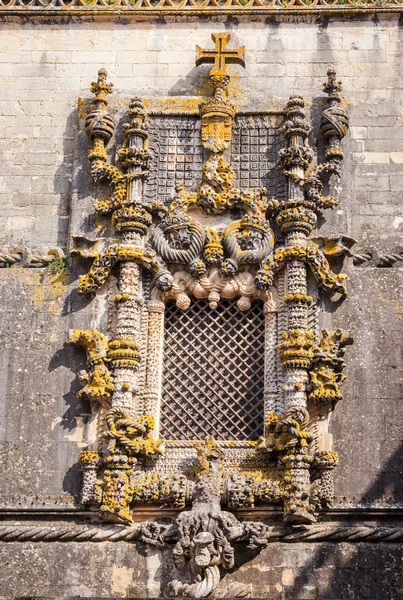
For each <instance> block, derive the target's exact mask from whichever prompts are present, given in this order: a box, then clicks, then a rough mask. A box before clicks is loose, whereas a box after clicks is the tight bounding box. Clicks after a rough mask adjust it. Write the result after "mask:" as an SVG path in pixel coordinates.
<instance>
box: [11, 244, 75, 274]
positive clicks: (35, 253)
mask: <svg viewBox="0 0 403 600" xmlns="http://www.w3.org/2000/svg"><path fill="white" fill-rule="evenodd" d="M65 259H66V255H65V253H64V250H62V248H48V247H46V248H26V247H17V248H13V249H10V248H6V247H3V248H0V268H3V269H8V268H10V267H20V268H21V267H24V268H28V267H30V268H41V267H47V266H49V265H50V264H52V263H53V262H55V261H62V260H65Z"/></svg>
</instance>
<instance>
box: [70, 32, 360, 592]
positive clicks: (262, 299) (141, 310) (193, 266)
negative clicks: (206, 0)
mask: <svg viewBox="0 0 403 600" xmlns="http://www.w3.org/2000/svg"><path fill="white" fill-rule="evenodd" d="M212 38H213V41H214V43H215V49H214V50H202V49H201V48H197V59H196V64H197V65H200V64H203V63H208V64H212V65H213V66H212V68H211V70H210V73H209V76H210V83H211V86H212V91H213V95H212V97H210V98H207V99H203V101H202V102H201V103H200V104H199V102H198V101H197V102H195V103H194V106H193V109H192V103H191V102H189V101H188V100H186V102H182V104H181V101H180V100H178V101H177V102H176V103H175V110H174V111H173V112H172V111H171V114H167V111H166V108H165V105H164V103H163V102H162V103H158V101H157V100H152V99H149V100H148V101H143V100H141V99H139V98H135V99H133V100H131V101H130V103H129V110H128V120H129V122H128V123H127V124H126V125H125V126H124V143H123V146H122V147H121V148H120V149H118V152H117V156H118V165H119V166H116V165H114V164H111V162H109V160H108V154H107V151H106V146H107V144H108V143H109V142H110V140H111V138H112V135H113V133H114V120H113V119H112V117H111V115H110V113H109V112H108V111H107V105H108V101H107V98H108V95H109V94H111V93H112V85H111V84H109V83H108V82H107V80H106V72H105V71H103V70H101V71H100V72H99V78H98V81H97V82H95V83H93V84H92V87H91V91H92V92H93V93H94V94H95V99H94V101H93V103H92V105H91V106H90V107H88V111H87V115H86V118H85V129H86V133H87V136H88V139H89V142H90V147H89V155H88V156H89V161H90V165H91V174H92V177H93V179H94V180H95V181H96V182H97V183H101V184H102V183H106V184H107V186H109V188H110V194H109V195H105V194H99V196H98V197H97V200H96V201H95V210H96V212H97V213H98V214H99V215H103V217H104V218H105V217H109V216H110V215H112V220H111V226H112V227H111V228H110V229H108V228H107V226H106V222H105V223H104V230H105V231H107V232H108V237H106V238H101V239H92V240H88V239H84V238H83V237H82V236H81V237H78V236H76V237H75V240H74V248H73V252H75V253H76V254H78V255H81V256H84V257H88V256H92V257H93V259H94V260H93V262H92V265H91V267H90V269H89V270H88V272H87V274H86V275H83V276H82V277H81V278H80V283H79V293H81V294H86V293H94V292H95V293H96V292H97V291H98V290H101V289H102V287H103V286H104V284H105V283H106V282H108V284H109V288H108V322H109V328H108V332H107V335H104V334H102V333H100V332H99V331H97V330H96V329H92V330H85V331H82V330H73V331H72V332H71V341H73V342H74V343H77V344H80V345H82V346H84V347H85V348H86V349H87V355H88V363H87V371H86V372H84V373H82V375H81V379H82V383H83V389H82V390H81V392H80V395H81V396H83V397H85V398H87V399H88V400H90V401H91V402H92V403H93V406H94V413H95V414H97V415H98V416H99V417H104V419H102V418H100V419H99V423H100V430H101V434H100V436H99V440H98V444H97V445H96V447H95V448H90V449H88V450H86V451H84V452H82V453H81V455H80V461H81V463H82V465H83V471H84V487H83V499H82V500H83V504H86V505H88V506H90V507H93V508H96V509H97V510H98V511H100V513H101V514H102V515H105V516H108V518H113V519H116V520H118V521H120V522H123V523H130V522H132V521H133V519H135V518H136V519H138V518H139V513H140V512H141V507H142V506H143V505H144V504H146V503H149V502H152V503H155V504H157V505H159V506H162V507H163V508H165V507H169V508H171V509H172V508H174V509H178V510H181V509H183V508H185V507H186V506H188V507H191V510H190V511H188V512H183V513H181V514H180V515H179V516H178V518H177V520H176V522H172V523H170V524H163V525H159V524H156V523H151V524H144V523H143V524H142V525H141V527H140V528H139V530H138V536H139V537H142V539H144V540H146V541H151V542H152V543H158V544H163V543H165V541H167V540H176V541H177V543H176V546H175V549H174V551H173V552H174V559H175V564H176V566H177V567H178V568H179V569H181V570H183V571H186V572H187V573H188V575H189V579H188V581H179V580H173V581H172V582H171V584H170V586H169V589H168V590H167V593H168V594H170V595H172V596H187V597H188V596H192V597H193V596H194V597H207V596H208V595H211V594H213V592H214V594H215V595H216V596H218V597H230V596H232V597H236V596H245V595H247V594H248V593H249V591H250V590H249V589H247V588H242V589H238V588H237V589H235V588H234V589H233V588H231V589H225V590H223V589H220V588H219V582H220V570H219V567H221V569H222V570H224V571H225V570H226V569H229V568H231V566H233V563H234V555H233V547H232V544H233V542H234V541H236V540H249V541H250V543H251V545H252V546H258V545H260V546H264V545H265V544H266V543H269V541H270V536H271V533H270V527H269V526H267V525H265V524H263V523H262V522H240V521H238V519H237V518H236V517H235V515H234V514H233V511H235V510H238V509H240V508H247V509H248V510H252V509H253V508H254V507H255V506H256V505H261V507H263V508H264V509H266V510H268V511H269V512H270V510H271V509H272V507H273V506H276V505H279V506H282V507H283V510H284V518H285V521H286V522H291V523H294V522H297V523H305V524H309V523H311V522H312V521H314V520H315V513H316V512H317V511H318V509H320V507H322V506H326V505H328V504H329V503H330V502H331V497H332V469H333V467H334V466H335V465H336V463H337V454H336V453H335V452H334V451H333V450H332V446H331V436H330V435H329V434H328V421H329V419H328V417H329V415H330V413H331V411H332V410H333V408H334V405H335V404H336V402H337V401H338V400H340V399H341V392H340V384H341V383H342V381H343V378H344V377H343V375H342V369H343V367H344V361H343V357H344V347H345V346H346V345H347V344H348V343H350V342H351V340H350V338H349V336H348V334H346V333H344V332H342V331H327V330H323V331H322V336H321V337H319V332H318V331H317V330H316V318H315V315H316V310H317V309H316V306H315V303H314V298H313V296H311V295H309V294H308V273H307V269H308V268H309V269H310V271H311V272H312V274H313V276H314V280H315V284H314V288H315V287H322V288H323V289H325V290H327V291H330V292H331V293H333V294H337V295H338V296H343V295H344V294H345V286H344V276H343V275H342V274H335V273H333V272H332V270H331V268H330V265H329V263H328V261H327V259H326V256H325V254H324V252H323V251H322V247H321V245H320V244H321V243H320V241H319V242H318V241H317V240H316V241H315V239H313V240H312V239H310V237H309V236H310V234H311V233H312V231H313V229H314V227H315V224H316V218H317V214H318V213H320V212H321V211H322V210H324V209H325V208H330V207H333V206H335V205H336V204H337V200H335V199H334V198H332V197H327V196H325V195H323V190H324V182H326V180H327V179H328V177H329V176H330V175H334V176H336V177H337V176H339V174H340V169H341V161H342V158H343V153H342V150H341V145H340V144H341V140H342V138H343V137H344V135H345V134H346V132H347V129H348V119H347V115H346V113H345V111H344V109H343V106H342V103H341V98H340V96H339V92H340V90H341V84H340V83H338V82H337V81H336V75H335V73H334V71H333V70H329V72H328V81H327V83H326V84H325V86H324V90H325V92H326V93H327V108H325V109H324V111H323V114H322V120H321V133H322V135H323V136H324V139H325V144H326V151H325V162H323V163H321V164H319V165H318V164H316V163H315V162H314V160H313V158H314V154H313V151H312V149H311V148H310V146H309V143H308V139H309V134H310V129H311V128H310V125H309V123H308V121H307V119H306V116H305V103H304V100H303V98H302V97H301V96H299V95H295V96H292V97H291V98H290V99H289V101H288V102H287V104H286V106H285V108H284V111H279V110H278V109H275V108H274V107H273V108H272V109H267V108H266V109H265V110H260V111H259V110H257V109H256V110H255V112H254V113H252V114H238V115H236V109H235V106H234V105H233V104H231V102H230V101H229V100H228V98H227V95H228V85H229V81H230V78H229V75H228V73H227V67H226V65H227V64H228V63H230V64H237V65H242V66H244V60H243V48H237V49H230V48H228V42H229V39H230V36H229V34H227V33H222V34H213V35H212ZM123 106H124V104H123V103H120V104H119V105H117V106H116V107H115V118H116V116H117V114H116V113H118V112H119V111H122V110H123ZM164 111H165V112H164ZM239 112H240V111H239ZM249 113H250V111H249ZM280 131H281V136H282V139H283V140H284V142H285V143H283V142H281V141H280ZM279 169H280V173H279V172H278V170H279ZM147 180H148V181H147ZM79 202H80V205H81V206H82V199H81V198H80V200H79ZM77 203H78V199H77ZM76 213H77V215H78V214H81V215H82V211H81V212H80V211H76ZM74 227H76V233H79V232H80V227H81V225H80V222H79V218H78V217H77V218H76V219H74V218H73V220H72V229H73V230H74ZM80 233H81V232H80ZM113 273H114V276H113ZM146 273H147V274H146ZM150 274H151V276H150ZM314 291H316V290H314ZM222 506H225V507H227V509H228V510H227V511H224V510H222V508H221V507H222ZM198 561H199V562H198ZM241 587H242V586H241Z"/></svg>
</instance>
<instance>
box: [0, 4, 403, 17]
mask: <svg viewBox="0 0 403 600" xmlns="http://www.w3.org/2000/svg"><path fill="white" fill-rule="evenodd" d="M402 10H403V0H357V1H355V0H334V1H332V0H313V1H312V2H311V1H309V0H305V1H304V0H267V2H266V1H265V0H223V1H222V2H219V1H218V0H177V1H175V0H31V1H30V2H29V3H26V2H25V1H24V0H0V15H3V16H6V15H7V16H18V15H21V16H25V17H33V16H35V15H38V16H41V17H43V16H58V15H60V16H66V15H72V16H73V15H79V16H85V15H88V16H101V15H108V16H117V17H118V16H123V15H125V16H126V15H127V16H129V15H130V16H136V17H143V16H144V17H160V16H163V15H167V16H175V17H178V16H179V17H182V16H200V15H205V16H213V15H218V16H220V15H237V16H242V15H266V16H267V15H270V16H274V15H339V16H343V17H344V16H349V15H357V14H365V13H380V12H385V13H392V12H401V11H402Z"/></svg>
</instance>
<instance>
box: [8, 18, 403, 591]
mask: <svg viewBox="0 0 403 600" xmlns="http://www.w3.org/2000/svg"><path fill="white" fill-rule="evenodd" d="M223 30H228V31H230V32H231V34H232V41H233V43H234V44H236V45H245V47H246V69H245V71H242V72H241V69H239V68H237V70H236V72H235V70H234V76H233V80H232V83H231V86H232V88H231V92H232V94H233V95H235V96H236V99H237V100H239V102H246V103H247V104H249V105H252V106H253V105H254V103H256V102H259V103H260V104H262V103H264V101H265V100H268V99H273V98H275V99H278V100H280V101H281V102H282V103H283V102H284V101H285V100H286V99H287V98H288V96H289V95H290V94H291V93H293V92H298V93H301V94H303V95H304V96H305V98H306V99H307V100H308V102H309V105H310V107H311V113H312V118H313V122H314V125H315V127H316V130H317V128H318V126H319V119H318V107H319V106H321V100H320V98H321V97H322V95H321V93H320V90H321V86H322V83H323V81H325V78H326V71H327V69H328V67H329V66H330V65H334V66H335V67H336V70H337V73H338V76H339V77H340V78H341V79H342V80H343V84H344V91H343V95H344V96H345V97H346V98H347V101H348V112H349V116H350V124H351V128H350V132H349V136H348V138H347V139H345V140H344V142H343V146H344V148H345V155H346V167H345V174H344V176H343V180H342V182H341V185H340V198H341V204H340V207H339V208H338V209H337V210H335V211H333V213H331V212H330V211H327V215H326V222H324V223H323V224H321V227H320V233H321V234H336V233H343V234H344V235H349V236H352V237H354V238H355V239H356V240H357V246H356V248H357V249H359V250H360V251H362V253H364V254H365V251H366V249H367V248H368V247H369V246H370V245H374V246H376V247H377V248H378V249H379V250H380V252H381V254H389V253H391V252H393V250H394V249H395V248H396V246H397V245H398V244H399V243H401V233H402V228H403V214H402V209H401V206H400V205H399V201H400V199H401V196H402V193H403V89H402V75H403V72H402V45H403V26H402V22H401V20H400V21H399V17H398V16H397V15H396V16H393V15H390V16H379V18H371V17H368V18H361V19H360V20H359V19H358V18H356V19H355V20H353V19H345V20H336V19H334V18H331V19H329V20H323V21H322V22H316V21H315V19H314V18H304V19H302V18H300V19H298V18H293V19H281V18H280V17H279V18H278V19H276V20H274V19H270V20H267V21H266V20H264V19H260V18H257V17H256V18H254V19H253V21H248V20H247V19H246V18H245V19H228V20H227V19H222V20H219V19H217V20H214V21H213V20H209V19H205V20H202V21H200V22H195V21H185V20H182V21H181V20H175V19H167V20H166V21H164V20H162V19H160V20H157V21H149V22H144V21H142V22H136V21H134V20H129V19H120V20H119V19H117V20H116V21H111V20H102V19H97V20H91V19H84V18H83V19H80V20H77V21H73V20H71V21H69V22H67V21H66V22H64V21H62V20H60V21H54V22H46V21H45V22H40V21H37V22H33V21H27V22H24V23H23V22H22V21H17V20H16V21H13V20H11V19H9V20H4V22H2V23H1V24H0V31H1V33H0V49H1V53H0V62H1V68H0V89H1V90H2V91H1V99H0V153H1V161H0V204H1V207H2V210H1V215H0V223H1V227H0V232H1V233H0V236H1V238H0V243H1V244H2V245H7V246H9V248H10V249H12V248H14V247H15V246H19V245H25V246H28V247H31V248H34V247H43V246H61V247H65V246H66V244H67V235H68V226H69V201H70V197H71V192H72V190H71V182H72V173H73V155H74V145H75V136H76V124H77V98H78V97H79V96H81V97H88V95H89V92H88V89H89V84H90V82H91V81H93V80H94V79H95V78H96V73H97V71H98V69H99V68H101V67H106V69H107V70H108V72H109V74H110V80H111V81H113V82H114V84H115V92H116V94H117V96H118V97H121V98H128V97H131V96H133V95H135V94H139V95H143V96H158V97H165V96H168V97H175V96H182V95H184V96H186V95H187V96H198V95H203V94H204V93H205V92H206V90H207V88H206V85H207V82H206V74H207V69H198V70H196V69H195V67H194V55H195V50H194V48H195V45H196V44H199V45H201V46H206V45H207V44H208V43H209V42H210V34H211V32H212V31H223ZM81 159H82V163H83V165H84V164H85V163H86V157H85V156H84V155H83V156H82V157H81ZM75 166H76V168H80V167H79V166H78V167H77V165H75ZM73 191H74V190H73ZM376 262H377V261H376V260H375V261H374V262H373V263H371V262H369V263H368V262H367V263H365V262H364V264H363V265H362V266H354V265H353V264H352V261H351V260H350V262H349V264H348V265H345V267H344V269H347V272H348V273H349V276H350V279H349V281H348V289H349V297H348V298H347V300H346V301H345V302H344V303H342V304H341V305H340V306H338V305H335V304H332V303H331V302H329V301H328V300H325V299H323V309H324V311H323V313H322V315H321V322H322V324H323V325H324V326H339V327H343V328H344V329H347V328H350V329H351V330H352V332H353V335H354V339H355V344H354V346H353V347H351V348H349V350H348V359H347V365H348V366H347V371H346V374H347V376H348V378H347V381H346V384H345V387H344V400H343V402H342V403H340V404H339V405H338V406H337V409H336V411H335V414H334V417H333V419H332V432H333V435H334V445H335V449H336V450H337V451H338V452H339V454H340V466H339V467H338V468H337V470H336V482H335V483H336V487H335V494H336V505H335V506H336V508H337V509H338V510H339V511H340V514H342V515H343V518H344V517H345V516H346V515H347V512H348V511H347V509H354V510H355V512H353V513H352V515H353V516H350V517H349V518H352V519H355V521H354V523H359V522H361V521H362V519H364V518H365V519H367V518H368V514H367V513H365V515H362V513H360V512H359V509H362V508H365V507H377V508H378V509H379V512H378V513H377V518H378V517H379V519H381V517H382V514H383V513H385V511H386V510H387V509H388V508H390V509H393V510H394V511H395V512H393V513H392V514H393V515H396V518H397V515H398V509H399V508H400V507H402V504H403V489H402V487H403V485H402V481H403V479H402V470H403V467H402V464H403V463H402V446H401V444H402V438H403V419H402V409H401V383H402V361H401V345H400V342H399V340H400V331H401V330H402V324H401V313H402V299H401V293H402V292H401V289H402V287H401V273H402V270H401V269H399V263H397V265H396V266H395V267H385V268H382V267H377V266H375V264H376ZM80 268H81V267H77V266H75V267H74V268H73V269H70V270H69V269H63V268H60V269H59V270H58V271H56V272H53V271H49V270H46V269H25V268H15V267H13V268H6V269H1V270H0V283H1V290H2V291H1V297H0V310H1V319H0V323H1V330H2V333H1V343H0V345H1V357H2V359H1V365H2V369H1V378H2V383H1V386H0V390H1V391H0V395H1V399H0V415H1V419H0V442H1V461H0V463H1V467H0V470H1V471H2V473H1V475H0V502H1V506H2V507H3V513H4V515H5V517H6V518H7V519H10V518H11V517H13V518H18V519H22V518H23V517H22V516H21V514H20V513H18V512H17V515H15V514H13V511H16V510H17V511H18V510H22V509H24V511H25V514H26V515H28V516H29V515H31V516H32V515H35V517H36V519H37V520H36V521H35V523H37V524H38V522H41V521H40V519H41V518H42V519H43V518H45V517H46V518H48V520H49V519H50V521H51V523H54V521H53V519H55V518H56V510H59V511H60V510H61V509H63V507H64V509H66V510H67V509H68V510H70V511H71V512H70V513H69V518H70V521H71V520H73V519H74V518H79V517H82V515H81V513H78V512H77V513H75V512H74V511H75V510H76V509H75V506H76V504H75V502H76V501H77V497H78V496H77V495H78V489H79V485H80V481H79V469H78V463H77V455H78V452H79V450H80V448H82V447H84V446H85V444H86V440H88V439H90V438H91V436H92V435H93V432H92V431H89V430H88V426H87V424H88V417H87V416H86V414H87V415H88V412H89V407H88V406H85V405H83V403H81V402H80V401H79V400H77V398H76V392H77V390H78V389H79V383H78V379H77V372H78V371H79V369H80V368H83V366H84V361H85V357H84V352H82V353H81V354H80V352H79V351H77V350H76V349H73V348H71V347H70V346H69V345H68V344H67V343H66V342H67V339H68V330H69V328H70V327H82V328H88V327H93V326H99V327H100V328H102V323H101V324H100V323H99V319H100V318H101V316H100V314H101V313H102V306H103V302H104V299H103V297H102V295H100V296H99V297H98V298H97V300H96V301H93V302H92V303H88V302H87V301H86V300H81V299H78V296H77V292H76V288H77V275H78V271H79V269H80ZM41 507H42V509H44V513H43V515H42V517H40V512H39V510H38V509H39V508H41ZM5 511H8V512H5ZM46 511H48V512H46ZM52 511H53V512H52ZM382 511H383V512H382ZM63 514H64V513H63ZM348 514H350V513H348ZM7 515H8V516H7ZM74 515H76V517H74ZM361 515H362V516H361ZM382 518H383V517H382ZM360 520H361V521H360ZM379 522H381V521H379ZM31 524H32V523H31ZM47 524H48V525H49V521H48V522H47ZM64 525H65V523H64ZM55 526H59V525H57V524H56V525H55ZM1 552H2V557H3V558H2V560H1V561H0V562H1V567H0V580H1V581H2V582H3V583H2V585H1V586H0V594H3V595H5V596H13V595H29V594H31V595H46V596H57V595H59V596H62V595H65V596H73V595H78V594H81V595H84V596H114V597H116V596H128V595H129V596H130V595H131V596H140V597H141V596H149V597H151V596H155V595H157V594H158V593H159V592H160V587H159V583H158V578H159V574H158V569H159V568H161V567H158V565H159V564H160V563H159V560H160V559H157V558H156V557H155V556H154V554H156V552H155V551H151V550H149V549H148V550H145V549H144V547H142V546H138V547H136V546H135V545H132V544H128V543H126V542H124V543H123V542H121V543H119V544H112V543H107V542H105V543H98V544H95V543H94V544H90V545H88V544H86V545H85V544H78V543H75V542H71V543H65V544H54V543H49V544H45V543H38V544H31V543H30V544H25V543H24V544H23V543H13V544H12V545H9V544H3V545H2V546H1ZM243 552H245V550H243ZM245 557H248V555H247V554H245V555H244V558H243V559H242V558H240V559H239V561H240V562H244V560H245ZM166 561H169V557H168V556H167V557H164V558H163V563H164V564H165V562H166ZM167 564H169V562H168V563H167ZM399 568H401V546H393V545H390V544H385V545H370V544H355V545H345V544H343V545H338V546H336V545H333V544H323V545H319V544H297V545H295V546H291V545H286V544H276V546H275V547H274V546H273V547H271V548H269V549H268V550H266V551H265V552H264V553H263V554H262V555H261V556H260V558H254V559H253V563H245V565H244V566H243V570H242V571H241V573H240V578H241V579H242V581H246V580H248V581H249V580H250V581H252V583H253V584H254V594H255V595H256V596H263V597H270V598H293V599H294V598H295V599H297V598H298V599H302V598H306V599H308V598H322V597H323V598H324V597H326V598H329V599H330V598H331V599H332V600H333V599H336V598H357V599H358V598H370V599H373V600H375V599H376V600H378V599H379V600H380V599H382V600H386V599H390V600H392V599H397V598H400V597H401V596H402V585H403V583H402V580H401V578H400V579H399V577H400V576H399ZM2 571H3V572H2ZM256 573H258V576H257V575H256ZM234 577H235V578H236V577H237V575H236V574H235V576H234ZM162 579H163V577H162Z"/></svg>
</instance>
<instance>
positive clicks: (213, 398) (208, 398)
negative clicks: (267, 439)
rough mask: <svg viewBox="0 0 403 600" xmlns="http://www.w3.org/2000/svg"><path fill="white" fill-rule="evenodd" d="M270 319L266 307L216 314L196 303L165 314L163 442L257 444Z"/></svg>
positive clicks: (229, 305) (230, 306) (222, 309)
mask: <svg viewBox="0 0 403 600" xmlns="http://www.w3.org/2000/svg"><path fill="white" fill-rule="evenodd" d="M263 375H264V316H263V310H262V305H261V304H260V303H254V304H252V307H251V308H250V309H249V310H248V311H247V312H242V311H240V310H239V309H238V307H237V306H236V302H235V301H230V300H224V301H223V300H222V301H221V302H220V303H219V304H218V307H217V308H216V309H214V310H213V309H211V308H209V305H208V303H207V302H206V301H205V300H195V301H194V302H193V303H192V305H191V306H190V308H189V309H188V310H187V311H186V312H183V311H181V310H180V309H178V308H177V307H176V305H175V303H174V302H169V303H168V304H167V308H166V313H165V344H164V369H163V384H162V407H161V437H163V438H165V439H182V440H188V439H198V438H203V439H204V438H205V437H206V436H207V435H213V436H214V437H215V438H216V439H222V440H241V439H251V440H253V439H257V438H258V437H259V435H261V434H262V429H263V427H262V424H263V387H264V379H263Z"/></svg>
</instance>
